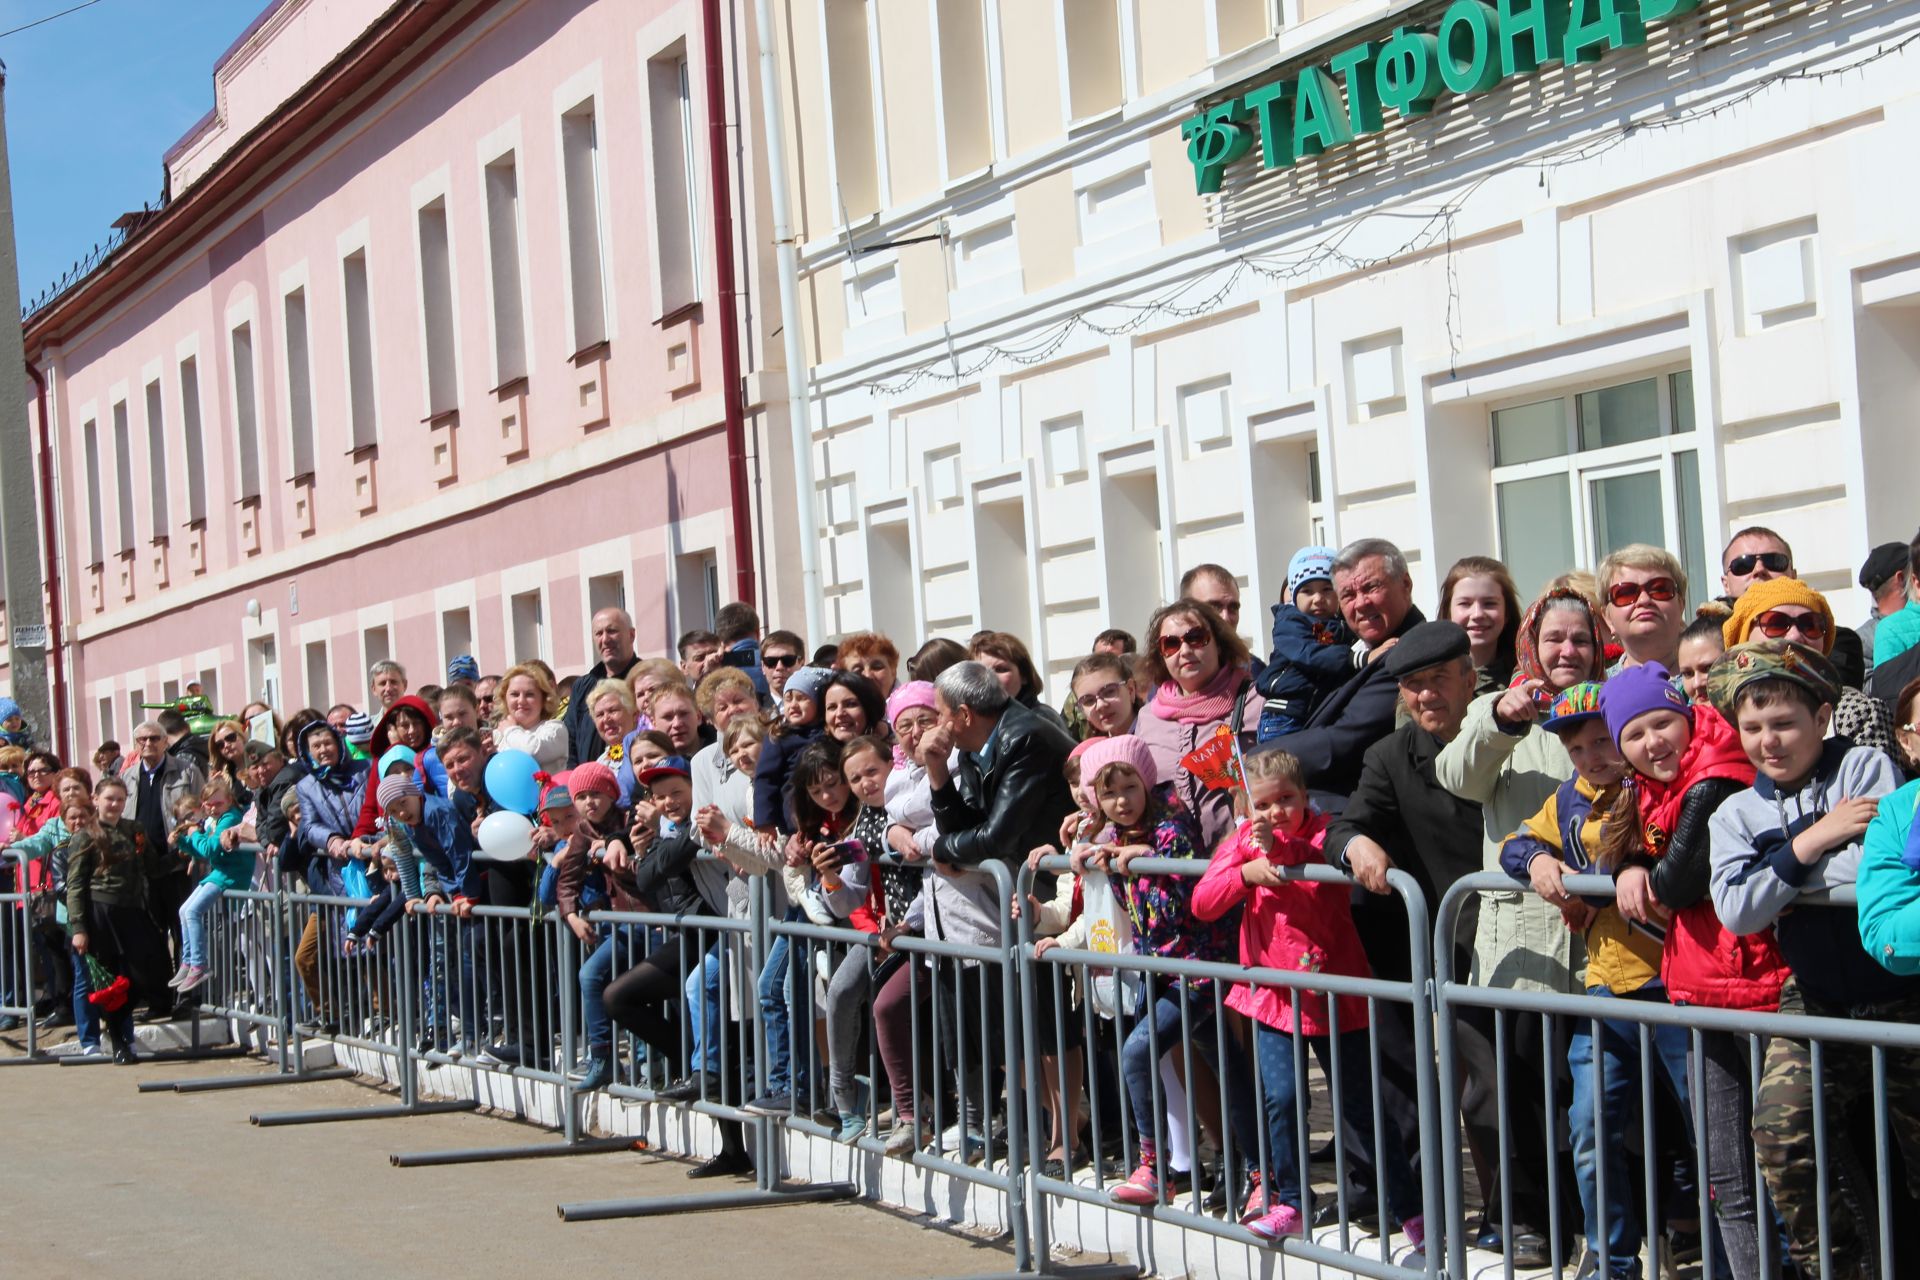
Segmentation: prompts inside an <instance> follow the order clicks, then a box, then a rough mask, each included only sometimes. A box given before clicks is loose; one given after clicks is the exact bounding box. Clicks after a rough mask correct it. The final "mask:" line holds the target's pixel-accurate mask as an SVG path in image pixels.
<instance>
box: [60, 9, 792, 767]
mask: <svg viewBox="0 0 1920 1280" xmlns="http://www.w3.org/2000/svg"><path fill="white" fill-rule="evenodd" d="M701 16H702V15H701V7H700V5H699V4H698V3H695V2H690V0H619V2H617V3H616V2H614V0H597V2H596V0H521V2H518V3H511V2H504V0H502V2H491V0H454V2H452V3H445V4H434V5H417V4H411V3H392V2H391V0H346V2H344V3H343V2H338V0H335V2H332V3H320V2H319V0H276V2H275V3H272V4H269V5H267V7H266V9H265V11H264V12H263V13H262V14H261V15H260V17H259V19H258V20H256V21H255V23H254V24H253V25H252V27H250V28H249V29H248V30H247V31H246V32H245V33H244V34H242V35H241V37H240V39H239V40H238V41H237V42H236V43H235V44H234V46H233V47H232V48H231V49H230V50H229V51H228V53H227V54H226V55H225V56H224V57H223V58H222V59H221V60H220V62H219V64H218V65H217V66H216V68H215V70H214V76H213V81H214V89H215V100H216V106H215V108H214V110H212V111H210V112H209V113H208V115H207V117H206V118H205V119H204V120H202V121H201V122H200V123H199V124H198V125H197V126H195V128H194V129H193V130H191V131H190V132H189V133H188V135H187V136H186V137H184V138H182V139H181V140H180V142H179V143H178V144H177V145H176V146H175V147H174V148H173V149H172V150H171V151H170V152H169V153H168V155H167V157H166V167H167V174H168V185H169V192H170V196H169V199H168V200H167V202H166V203H165V204H164V206H163V207H162V208H161V209H160V210H159V211H158V212H157V213H156V214H154V215H152V216H150V217H148V218H146V219H144V220H143V221H141V222H140V223H139V224H137V225H136V226H135V227H134V228H133V229H132V231H131V232H130V233H129V235H128V237H127V240H126V243H125V244H124V245H122V246H121V247H120V248H118V249H117V250H116V251H115V252H114V253H113V254H111V255H110V256H109V257H108V258H107V260H106V261H105V262H104V263H103V264H102V265H101V266H100V267H99V268H97V269H96V270H95V271H94V272H93V273H91V274H90V275H89V276H88V277H86V278H85V279H84V280H82V281H81V282H80V283H79V284H78V285H77V286H75V287H74V288H72V289H70V290H68V291H67V292H65V293H64V294H62V295H60V296H59V297H57V298H55V299H54V300H53V301H52V302H50V303H48V304H47V305H45V306H43V307H42V308H41V309H39V310H38V311H36V312H35V313H34V314H33V315H32V316H31V317H30V319H29V321H28V326H27V352H28V357H29V359H30V360H31V361H32V362H34V363H35V364H36V365H37V366H38V367H39V368H40V369H41V370H42V371H43V373H44V375H45V377H46V378H47V382H48V386H49V396H48V404H49V410H48V413H49V418H50V424H49V425H50V426H51V429H52V437H53V440H54V451H55V455H56V463H57V466H56V471H57V476H58V479H57V495H58V497H57V506H58V510H59V515H60V525H61V529H60V544H61V557H60V559H61V563H62V566H63V575H62V579H61V581H60V583H59V590H61V592H62V593H63V596H62V598H63V600H64V602H65V605H66V615H67V619H68V622H69V626H68V627H67V640H68V649H67V655H68V673H69V674H68V683H69V698H70V703H71V706H72V709H73V723H74V726H75V737H76V738H77V740H78V744H90V743H92V742H95V741H98V740H100V739H101V738H103V737H114V736H117V737H118V738H119V739H120V740H121V741H122V742H125V741H126V740H127V734H128V731H129V729H130V727H131V725H132V723H133V722H134V721H136V720H137V719H139V718H140V717H141V714H142V713H141V712H140V711H139V709H138V708H139V704H141V703H143V702H157V701H161V700H164V699H171V698H173V697H174V696H176V695H177V694H178V693H179V692H181V691H182V690H184V688H185V687H186V685H187V684H189V683H191V682H194V681H198V682H199V683H200V684H201V685H202V686H203V687H204V689H205V691H206V693H207V694H208V695H209V696H210V697H211V698H212V699H213V702H214V706H215V708H216V709H218V710H221V711H226V712H234V711H237V710H238V709H239V708H240V706H241V705H242V703H243V702H244V701H245V700H246V699H248V698H250V697H253V696H265V697H267V698H268V699H269V700H270V701H272V702H273V703H274V704H275V705H277V706H280V707H282V708H291V707H296V706H301V705H307V704H313V705H318V706H320V707H323V708H324V707H325V706H327V705H328V704H329V703H330V702H334V701H342V700H344V701H349V702H353V703H356V704H363V703H364V702H365V700H366V683H365V673H366V671H367V668H368V666H369V665H370V664H371V663H373V662H375V661H377V660H379V659H381V658H387V657H392V658H396V659H398V660H400V661H401V662H403V663H404V664H406V665H407V666H408V667H409V669H410V673H411V674H412V676H413V679H414V680H415V682H416V683H423V684H424V683H430V682H438V681H439V680H441V679H443V675H442V673H443V672H444V671H445V667H446V662H447V660H448V659H449V658H451V657H453V656H455V655H458V654H461V653H472V654H474V655H476V656H477V657H478V658H479V660H480V663H481V665H482V667H483V668H484V669H486V670H489V671H495V672H497V671H499V670H501V669H502V668H503V667H504V666H506V665H507V664H509V663H511V662H512V661H515V660H517V659H519V658H523V657H533V656H538V657H541V658H544V659H545V660H546V661H548V662H549V663H550V664H551V665H552V666H553V667H554V668H555V669H556V670H557V671H558V672H560V673H561V674H562V675H565V674H568V673H577V672H580V671H583V670H585V669H586V667H587V666H588V665H589V664H590V663H591V662H592V661H593V660H594V659H593V656H592V654H591V652H590V641H589V634H588V632H589V626H588V620H589V618H590V617H591V615H592V614H593V612H594V611H595V610H597V609H599V608H601V607H603V606H606V605H613V604H619V605H625V606H627V607H629V608H630V609H631V610H632V612H633V613H634V615H635V616H636V620H637V621H638V624H639V626H640V637H639V645H640V647H641V649H642V650H643V651H646V652H656V653H657V652H669V651H670V650H671V647H672V643H673V639H674V637H675V636H676V635H677V634H678V633H679V631H681V630H682V629H685V628H689V627H693V626H701V625H706V624H708V623H709V622H710V620H711V618H712V616H713V612H714V610H715V609H716V608H717V607H718V606H719V605H720V604H723V603H725V602H726V601H728V600H731V599H734V598H736V597H735V583H736V572H735V571H736V557H737V556H739V555H741V554H742V553H743V549H742V548H739V547H736V546H735V545H734V541H733V538H732V536H731V520H732V508H731V505H730V502H729V488H728V481H729V472H728V449H727V444H726V440H725V436H724V432H723V427H722V423H723V417H724V409H723V400H722V394H723V383H722V380H721V377H720V369H721V355H720V347H719V341H720V338H719V332H718V325H717V324H716V322H715V316H714V306H713V297H712V290H713V279H714V265H715V255H714V248H715V246H714V237H715V232H714V225H713V220H712V206H711V205H710V204H709V203H708V195H707V192H708V191H709V189H710V188H709V185H708V179H709V174H708V151H707V136H708V134H707V123H706V122H707V115H706V111H707V97H706V88H705V85H704V83H703V78H702V74H701V72H702V63H703V59H704V52H705V51H704V45H703V43H702V36H701V32H702V24H701ZM732 34H733V35H734V38H741V37H740V36H739V31H738V27H737V24H736V25H735V27H734V29H733V32H732ZM736 56H737V51H734V52H730V53H729V57H736ZM747 65H748V66H749V67H750V66H751V63H750V62H748V63H747ZM755 101H756V100H755V99H753V98H750V97H749V98H746V99H744V105H745V106H747V107H748V108H749V109H751V108H752V107H753V105H754V103H755ZM751 174H752V166H751V165H750V164H749V165H745V166H743V176H744V177H745V179H746V180H745V181H742V180H741V176H736V180H735V185H734V190H735V192H736V193H740V192H742V191H744V192H745V193H746V194H745V196H744V197H743V198H742V200H741V202H740V207H741V210H743V211H744V210H746V209H750V208H751V205H752V202H753V199H754V198H755V196H754V188H753V185H752V182H751ZM751 223H752V219H751V218H750V217H747V216H745V214H744V213H742V215H741V220H740V222H739V223H737V224H736V225H737V226H739V227H740V228H741V236H740V239H741V242H742V243H744V244H749V245H750V244H754V243H757V242H758V241H759V240H763V239H764V238H765V237H763V236H753V235H750V234H748V233H747V230H746V229H747V228H748V227H749V226H750V225H751ZM761 270H762V264H761V263H760V262H759V261H758V260H757V259H756V258H755V257H754V255H753V254H751V253H749V254H746V255H745V256H744V258H743V259H742V260H741V262H740V265H739V271H740V274H741V280H742V282H743V285H744V288H743V295H744V296H745V297H746V298H748V299H751V300H754V301H756V302H757V292H758V280H759V276H760V272H761ZM747 314H748V315H749V316H750V320H749V322H748V323H747V324H744V325H743V326H742V338H743V348H744V361H745V366H744V367H745V369H746V370H747V375H748V376H747V381H748V390H749V393H752V392H753V391H754V389H755V388H757V387H758V386H759V384H760V383H761V382H762V381H763V380H764V372H763V371H762V369H761V365H762V364H763V363H764V362H763V360H762V358H761V351H762V348H763V347H764V345H765V344H764V335H765V334H766V333H767V332H769V331H771V330H773V329H774V328H776V327H777V323H778V322H777V318H776V317H775V316H774V315H773V314H772V313H771V312H770V311H768V310H766V309H761V310H760V311H753V310H751V309H750V308H749V309H748V311H747ZM774 382H775V383H776V384H778V382H779V379H778V377H776V378H775V379H774ZM772 415H773V416H771V417H770V414H769V411H768V410H767V409H766V408H765V406H763V405H756V406H755V410H754V412H753V415H752V416H751V417H750V419H749V424H748V425H749V457H748V462H749V465H751V466H752V467H753V468H754V469H755V489H754V492H755V495H756V502H757V503H758V502H765V503H766V504H767V509H766V510H765V511H756V513H755V518H756V519H764V520H771V519H773V518H774V506H773V499H772V497H771V496H770V495H772V494H774V493H777V492H778V487H779V483H780V477H781V476H782V475H783V474H785V470H784V465H783V463H782V462H781V456H782V454H783V451H782V450H781V449H780V448H778V447H777V446H778V445H779V443H780V442H782V441H783V440H784V438H785V428H784V426H783V425H782V422H781V421H780V420H777V415H778V406H775V408H774V410H773V411H772ZM768 440H771V441H773V442H774V444H775V446H776V447H775V448H773V449H772V450H771V451H769V450H767V449H765V448H763V447H762V445H763V443H764V442H766V441H768ZM759 567H760V578H761V581H762V582H764V583H767V584H768V585H769V586H777V584H778V582H779V581H780V579H781V576H782V575H781V574H780V573H779V572H778V566H777V565H776V564H775V563H774V562H772V561H771V560H768V561H763V562H762V563H761V565H760V566H759ZM760 603H762V605H763V606H764V607H768V608H770V609H777V608H778V607H779V602H778V598H777V597H776V596H770V595H763V596H762V598H761V601H760Z"/></svg>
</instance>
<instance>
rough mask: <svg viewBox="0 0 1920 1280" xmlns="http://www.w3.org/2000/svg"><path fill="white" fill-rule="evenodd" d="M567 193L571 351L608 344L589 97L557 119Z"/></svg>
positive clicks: (596, 157)
mask: <svg viewBox="0 0 1920 1280" xmlns="http://www.w3.org/2000/svg"><path fill="white" fill-rule="evenodd" d="M560 151H561V162H562V165H563V166H564V169H565V175H564V177H565V186H566V193H567V267H568V278H569V280H570V281H571V283H572V286H573V349H574V351H575V352H580V351H585V350H587V349H588V348H589V347H596V346H599V345H600V344H601V343H602V342H605V341H606V340H607V298H606V292H607V286H606V276H605V274H604V273H605V265H604V259H605V256H606V246H605V244H604V242H603V240H602V238H601V230H600V138H599V134H598V130H597V128H596V125H595V121H594V102H593V99H592V98H588V99H587V100H586V101H585V102H583V103H581V104H580V105H579V106H577V107H575V108H574V109H573V110H571V111H569V112H567V113H566V114H565V115H563V116H561V117H560Z"/></svg>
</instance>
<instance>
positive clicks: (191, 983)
mask: <svg viewBox="0 0 1920 1280" xmlns="http://www.w3.org/2000/svg"><path fill="white" fill-rule="evenodd" d="M212 976H213V975H212V974H211V973H209V972H208V971H207V970H205V969H202V968H201V967H200V966H199V965H194V966H192V967H191V968H189V969H188V970H187V976H186V977H184V978H182V979H181V980H180V994H181V995H185V994H186V993H187V992H189V991H192V990H193V989H194V988H195V987H198V986H201V985H202V984H204V983H205V982H206V980H207V979H208V978H211V977H212Z"/></svg>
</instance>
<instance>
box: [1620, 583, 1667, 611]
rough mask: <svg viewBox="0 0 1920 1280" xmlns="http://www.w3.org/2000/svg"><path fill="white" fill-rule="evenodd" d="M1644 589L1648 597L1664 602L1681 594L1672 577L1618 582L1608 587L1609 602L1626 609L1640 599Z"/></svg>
mask: <svg viewBox="0 0 1920 1280" xmlns="http://www.w3.org/2000/svg"><path fill="white" fill-rule="evenodd" d="M1643 591H1644V592H1645V593H1646V596H1647V599H1649V600H1658V601H1659V602H1661V603H1662V604H1665V603H1666V602H1667V601H1669V600H1672V599H1673V598H1674V597H1676V596H1678V595H1679V594H1680V588H1679V587H1678V586H1676V585H1675V584H1674V581H1673V579H1672V578H1655V579H1653V580H1652V581H1651V582H1616V583H1614V584H1613V585H1612V586H1610V587H1608V588H1607V602H1608V603H1609V604H1611V605H1612V606H1613V607H1614V608H1616V609H1624V608H1626V607H1627V606H1628V605H1630V604H1632V603H1633V602H1634V601H1635V600H1638V599H1639V598H1640V593H1641V592H1643Z"/></svg>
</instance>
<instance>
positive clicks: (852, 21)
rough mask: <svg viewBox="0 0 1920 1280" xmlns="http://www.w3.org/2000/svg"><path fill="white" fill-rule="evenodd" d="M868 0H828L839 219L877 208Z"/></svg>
mask: <svg viewBox="0 0 1920 1280" xmlns="http://www.w3.org/2000/svg"><path fill="white" fill-rule="evenodd" d="M868 4H869V0H826V11H825V19H826V36H827V94H828V108H829V110H830V111H831V113H832V114H831V117H830V118H831V121H832V134H833V183H834V206H835V208H836V209H837V211H838V214H839V219H840V221H841V222H843V223H845V222H857V221H859V220H860V219H862V218H865V217H866V216H868V215H869V214H871V213H875V212H877V211H878V210H879V208H880V205H881V202H882V201H883V200H884V199H885V196H884V194H883V193H882V191H881V183H880V141H879V140H880V130H879V125H878V123H877V121H878V119H879V113H878V112H877V111H876V110H875V108H874V99H875V93H874V88H875V85H876V83H877V81H876V73H875V70H874V47H873V45H874V31H873V27H872V24H871V22H870V21H869V17H870V15H869V13H868V11H867V10H868Z"/></svg>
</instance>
